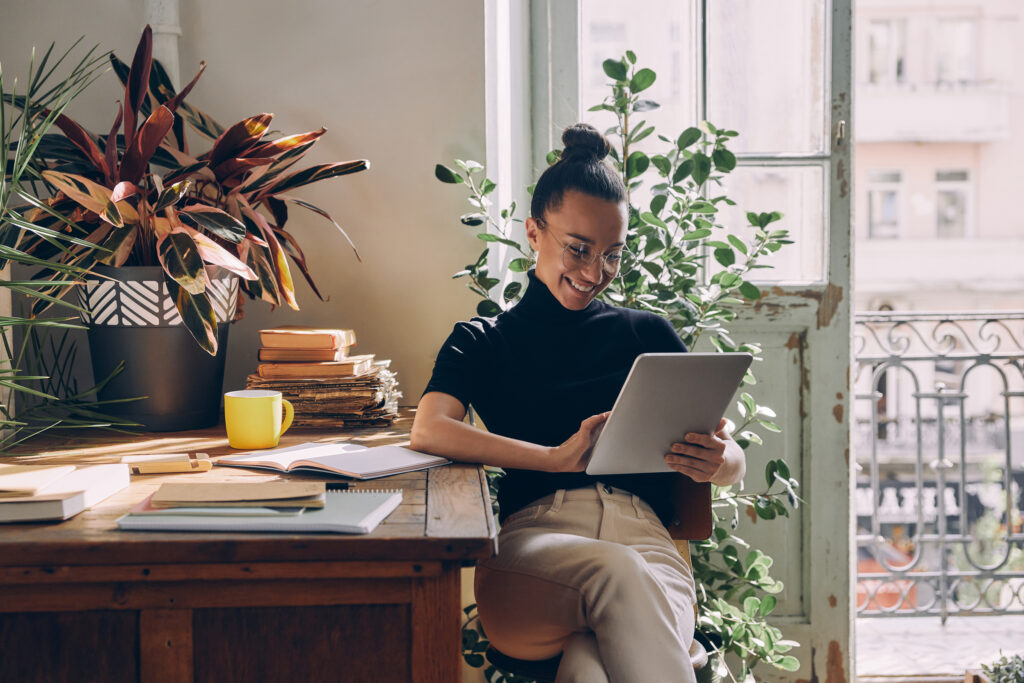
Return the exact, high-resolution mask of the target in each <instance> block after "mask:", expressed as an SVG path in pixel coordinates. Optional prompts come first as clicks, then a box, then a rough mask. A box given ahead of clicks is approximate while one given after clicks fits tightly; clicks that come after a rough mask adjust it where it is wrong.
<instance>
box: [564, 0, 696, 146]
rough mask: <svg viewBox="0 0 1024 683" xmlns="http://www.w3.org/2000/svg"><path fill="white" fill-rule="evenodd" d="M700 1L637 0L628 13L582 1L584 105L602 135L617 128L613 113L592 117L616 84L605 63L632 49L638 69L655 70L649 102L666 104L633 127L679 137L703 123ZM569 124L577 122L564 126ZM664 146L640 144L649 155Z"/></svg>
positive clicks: (608, 1)
mask: <svg viewBox="0 0 1024 683" xmlns="http://www.w3.org/2000/svg"><path fill="white" fill-rule="evenodd" d="M694 18H695V8H694V0H685V1H683V2H680V1H678V0H634V2H632V3H630V5H629V7H628V9H627V8H626V6H625V5H623V4H622V3H621V2H615V1H613V0H582V1H581V2H580V26H581V36H580V106H581V108H582V109H583V113H582V114H581V116H582V119H583V120H584V121H586V122H587V123H590V124H592V125H593V126H595V127H596V128H597V129H598V130H600V131H604V130H606V129H608V128H610V127H612V126H614V125H615V117H614V115H613V114H611V113H610V112H606V111H601V112H588V111H587V109H589V108H590V107H592V106H594V105H595V104H601V102H603V101H604V98H605V97H607V96H608V95H609V94H610V93H611V88H609V87H608V84H609V83H610V82H611V81H610V79H609V78H608V76H606V75H605V73H604V70H603V69H602V68H601V64H602V63H603V62H604V60H606V59H621V58H622V57H623V56H624V55H625V54H626V50H632V51H633V52H634V53H636V57H637V67H639V68H648V69H653V70H654V72H655V74H657V80H656V81H655V82H654V85H652V86H651V87H650V88H649V89H648V90H645V91H644V93H643V97H644V98H645V99H651V100H654V101H655V102H657V103H658V104H660V105H661V107H660V108H659V109H655V110H653V111H648V112H642V113H639V114H635V115H634V116H635V118H634V119H633V120H632V121H631V124H630V128H633V127H635V124H637V123H639V122H640V120H646V121H647V122H648V123H649V124H653V125H654V126H655V129H656V132H657V133H658V134H661V135H665V136H666V137H669V138H673V139H674V138H676V137H678V135H679V133H681V132H682V131H683V130H684V129H685V128H687V127H689V126H692V125H694V123H695V122H696V120H697V104H696V92H697V84H696V73H697V69H696V60H695V57H694V55H695V54H696V49H697V41H696V39H695V36H696V29H695V24H694ZM556 123H557V124H558V125H569V124H570V123H573V122H572V121H559V122H556ZM661 144H662V143H661V142H660V141H659V140H658V138H657V136H656V135H652V136H650V137H648V138H647V139H645V140H643V141H641V142H640V144H639V145H637V148H639V149H641V150H643V151H653V150H656V149H657V148H658V147H659V146H660V145H661Z"/></svg>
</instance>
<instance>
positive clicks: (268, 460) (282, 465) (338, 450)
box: [218, 443, 367, 470]
mask: <svg viewBox="0 0 1024 683" xmlns="http://www.w3.org/2000/svg"><path fill="white" fill-rule="evenodd" d="M365 450H367V449H366V446H358V445H356V444H352V443H306V444H301V445H299V446H289V447H287V448H271V449H269V450H265V451H259V452H257V453H247V454H245V455H233V456H231V457H227V458H221V459H220V460H219V461H218V464H225V463H236V464H239V465H244V464H253V465H257V464H258V465H263V466H268V467H275V468H279V469H281V470H287V469H288V468H289V467H291V466H292V464H293V463H296V462H298V461H299V460H310V459H313V458H315V459H316V460H317V461H319V460H320V459H321V458H322V457H323V456H331V455H338V454H344V453H351V452H355V451H365Z"/></svg>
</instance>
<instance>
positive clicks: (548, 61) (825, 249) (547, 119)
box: [531, 0, 852, 289]
mask: <svg viewBox="0 0 1024 683" xmlns="http://www.w3.org/2000/svg"><path fill="white" fill-rule="evenodd" d="M712 1H713V0H694V11H695V13H696V17H695V21H694V26H696V27H697V33H698V35H697V36H695V40H696V41H697V42H698V47H697V50H696V54H695V60H694V62H695V69H696V70H697V74H696V79H695V82H696V83H697V93H696V102H697V120H698V121H701V120H705V119H707V101H708V97H707V74H708V69H707V31H708V27H707V22H706V21H705V20H704V19H705V17H706V16H707V7H708V3H709V2H712ZM851 2H852V0H826V2H825V7H824V8H823V14H822V23H823V26H822V27H823V32H824V34H825V35H824V45H823V59H824V63H823V68H822V79H823V84H822V93H823V101H824V102H825V103H826V109H825V112H824V113H825V116H824V117H823V120H822V122H821V125H822V126H823V128H822V138H821V139H822V141H823V145H824V149H822V150H817V151H815V152H781V153H780V152H777V153H737V154H736V162H737V167H740V166H756V167H765V166H799V167H804V166H816V167H821V168H823V169H824V179H825V182H824V183H823V186H822V197H821V202H822V224H821V225H820V226H819V228H820V230H821V233H820V237H821V244H822V253H821V254H820V259H821V260H820V276H819V277H813V278H812V277H800V278H796V279H789V280H758V279H753V280H752V281H753V282H756V283H758V284H764V285H767V286H779V287H784V288H793V289H797V288H801V287H808V286H812V287H815V286H823V285H825V284H826V283H828V282H829V281H830V279H831V272H832V271H833V270H834V269H835V267H836V264H835V263H834V259H833V256H832V254H831V248H830V244H831V242H832V239H831V238H830V235H831V228H830V226H831V225H834V224H835V223H836V221H837V220H838V221H846V222H849V216H848V214H847V215H843V214H844V211H846V212H848V203H849V199H848V197H847V196H846V193H847V191H848V189H849V188H848V187H844V188H840V187H839V184H838V183H836V182H835V181H834V180H833V179H834V178H836V176H837V175H841V174H842V173H844V172H846V173H849V172H850V171H849V170H848V169H843V170H839V169H837V168H836V164H837V163H841V160H840V159H839V157H840V156H841V155H839V154H837V153H836V145H837V144H851V142H852V140H850V138H851V135H850V128H851V121H850V117H849V115H848V114H846V113H844V112H843V111H840V110H838V109H837V108H836V107H832V108H831V110H829V108H828V106H827V105H828V103H831V102H832V95H833V92H834V91H835V89H836V88H837V86H838V87H839V88H840V89H841V90H843V91H845V92H849V91H850V85H851V84H849V83H842V84H839V83H837V82H836V80H835V76H834V70H835V64H834V63H833V55H834V54H835V52H834V49H833V46H832V39H833V34H834V32H835V27H834V26H833V24H834V21H833V15H834V14H835V13H836V11H837V8H836V5H837V4H838V5H841V6H843V5H849V4H851ZM580 14H581V13H580V7H579V0H577V1H575V2H566V1H565V0H533V1H532V3H531V31H532V45H533V49H532V51H531V63H532V68H531V76H532V79H533V84H532V98H533V113H532V128H533V170H534V173H535V177H536V175H539V174H540V173H541V172H542V171H543V170H544V168H546V167H547V162H546V155H547V153H548V152H549V151H550V150H551V149H554V148H557V147H560V146H561V141H560V136H561V127H562V126H563V125H564V122H566V121H575V120H578V117H579V114H580V110H581V106H580V105H581V102H580V100H581V95H580V92H581V88H580V74H579V70H578V61H577V58H576V56H577V55H578V54H579V49H580V45H581V42H582V35H581V33H582V26H581V23H582V22H581V20H580ZM841 67H842V68H840V71H841V72H843V71H846V70H848V69H847V68H846V67H848V62H847V64H845V65H841ZM837 140H838V141H839V142H838V143H837ZM837 171H838V172H837ZM765 274H766V275H767V274H768V273H767V272H766V273H765Z"/></svg>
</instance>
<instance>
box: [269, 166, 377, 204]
mask: <svg viewBox="0 0 1024 683" xmlns="http://www.w3.org/2000/svg"><path fill="white" fill-rule="evenodd" d="M368 168H370V162H369V161H367V160H366V159H356V160H355V161H338V162H335V163H333V164H317V165H316V166H310V167H309V168H305V169H303V170H301V171H298V172H296V173H293V174H292V175H290V176H285V177H284V178H281V179H280V180H278V181H277V182H276V183H274V184H273V185H271V186H270V187H268V188H266V189H265V190H263V191H262V192H261V193H260V194H261V196H267V195H271V194H278V193H281V192H284V191H285V190H291V189H294V188H296V187H301V186H303V185H308V184H310V183H315V182H317V181H320V180H325V179H326V178H334V177H335V176H341V175H348V174H349V173H358V172H359V171H365V170H366V169H368Z"/></svg>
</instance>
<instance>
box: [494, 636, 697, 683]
mask: <svg viewBox="0 0 1024 683" xmlns="http://www.w3.org/2000/svg"><path fill="white" fill-rule="evenodd" d="M484 656H486V657H487V661H489V662H490V663H491V664H493V665H494V667H495V668H497V669H498V670H499V671H503V672H505V673H506V674H513V675H515V676H522V677H524V678H532V679H533V680H535V681H537V683H553V681H554V680H555V676H556V675H557V674H558V665H559V663H561V661H562V655H560V654H559V655H556V656H554V657H552V658H551V659H540V660H528V659H516V658H515V657H509V656H508V655H506V654H504V653H503V652H501V651H500V650H498V648H496V647H494V646H493V645H488V646H487V651H486V652H484ZM690 663H691V664H693V670H694V672H696V673H697V680H698V681H700V680H701V679H702V678H703V676H702V675H701V674H702V673H703V671H704V670H705V669H707V668H708V666H707V664H708V652H707V650H705V649H704V646H703V645H701V644H700V641H698V640H697V639H696V638H694V639H693V644H692V645H691V646H690ZM708 680H710V679H708Z"/></svg>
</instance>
